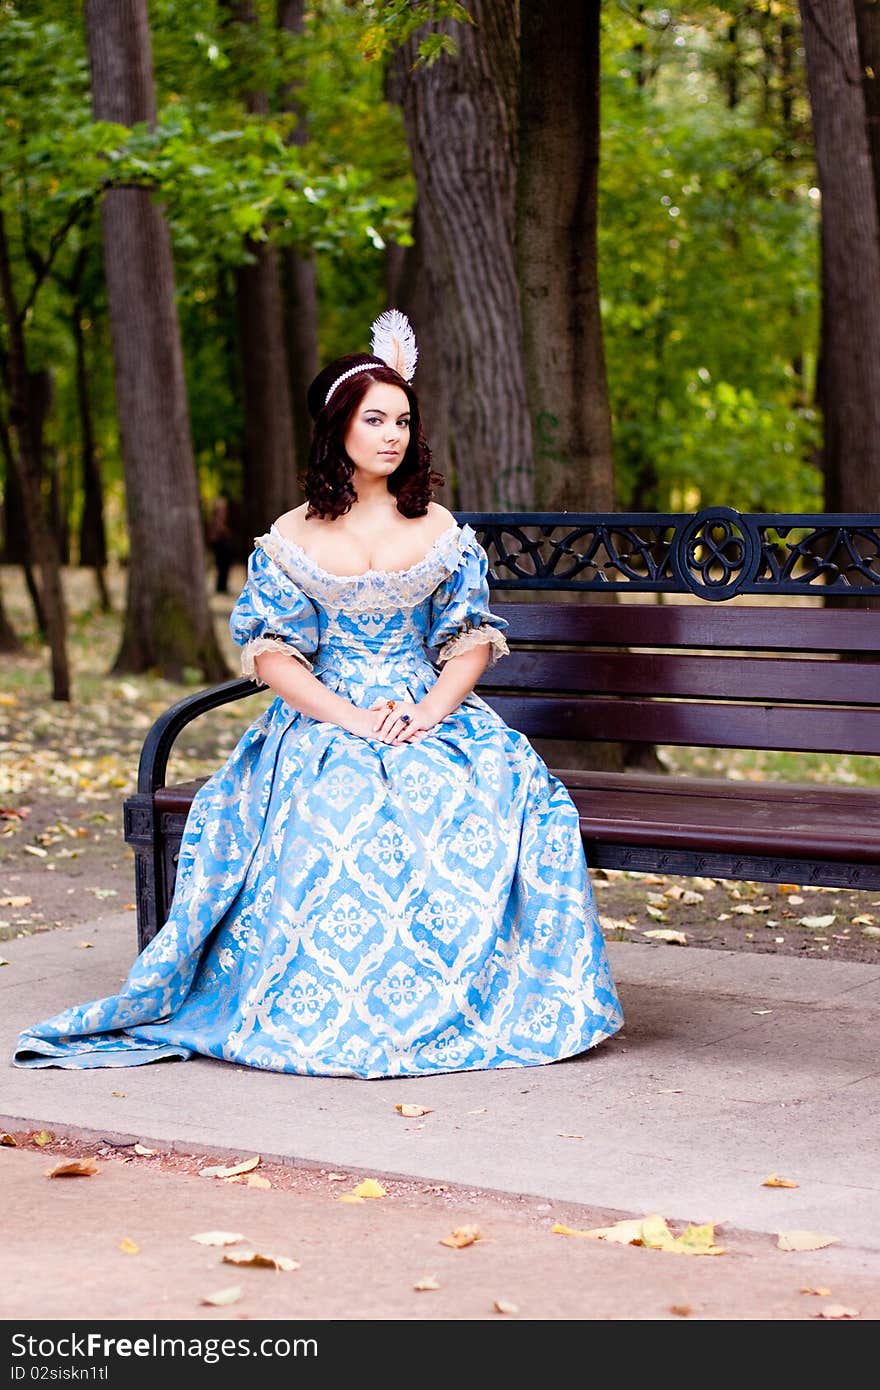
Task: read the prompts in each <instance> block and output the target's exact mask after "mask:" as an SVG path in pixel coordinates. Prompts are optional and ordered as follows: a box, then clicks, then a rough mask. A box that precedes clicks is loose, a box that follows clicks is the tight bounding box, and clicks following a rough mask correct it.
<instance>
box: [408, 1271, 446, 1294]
mask: <svg viewBox="0 0 880 1390" xmlns="http://www.w3.org/2000/svg"><path fill="white" fill-rule="evenodd" d="M439 1287H440V1285H439V1283H438V1282H437V1280H436V1279H435V1278H434V1276H433V1274H423V1275H422V1277H421V1279H420V1280H419V1281H418V1283H417V1284H413V1288H414V1289H415V1291H416V1293H429V1292H431V1291H433V1290H434V1289H439Z"/></svg>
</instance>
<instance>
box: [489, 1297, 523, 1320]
mask: <svg viewBox="0 0 880 1390" xmlns="http://www.w3.org/2000/svg"><path fill="white" fill-rule="evenodd" d="M492 1311H493V1312H495V1313H509V1314H511V1316H512V1315H514V1314H516V1313H518V1312H519V1308H518V1307H517V1306H516V1304H515V1303H508V1302H507V1300H506V1299H504V1298H496V1300H495V1302H494V1303H493V1304H492Z"/></svg>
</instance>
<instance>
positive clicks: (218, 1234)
mask: <svg viewBox="0 0 880 1390" xmlns="http://www.w3.org/2000/svg"><path fill="white" fill-rule="evenodd" d="M190 1240H195V1241H198V1243H199V1245H237V1244H238V1242H239V1241H240V1240H244V1236H242V1235H239V1234H238V1232H236V1231H200V1232H199V1234H198V1235H196V1236H190Z"/></svg>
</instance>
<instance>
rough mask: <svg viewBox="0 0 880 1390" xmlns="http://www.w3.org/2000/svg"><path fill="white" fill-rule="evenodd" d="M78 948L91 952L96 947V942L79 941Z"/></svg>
mask: <svg viewBox="0 0 880 1390" xmlns="http://www.w3.org/2000/svg"><path fill="white" fill-rule="evenodd" d="M76 944H77V946H78V947H79V949H80V950H81V951H90V950H91V949H92V947H93V946H94V944H95V943H94V941H78V942H77V943H76Z"/></svg>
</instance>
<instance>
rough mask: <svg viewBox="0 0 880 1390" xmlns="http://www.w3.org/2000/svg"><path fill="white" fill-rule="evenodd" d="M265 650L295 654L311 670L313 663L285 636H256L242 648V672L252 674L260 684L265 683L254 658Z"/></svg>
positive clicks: (252, 677) (288, 654)
mask: <svg viewBox="0 0 880 1390" xmlns="http://www.w3.org/2000/svg"><path fill="white" fill-rule="evenodd" d="M263 652H283V653H284V655H285V656H295V657H296V659H297V661H301V662H302V664H303V666H305V668H306V670H307V671H311V669H312V663H311V662H310V661H309V660H308V658H307V657H305V656H303V654H302V652H300V651H297V649H296V647H294V646H292V644H291V643H290V642H285V640H284V638H283V637H254V638H252V640H251V641H250V642H248V643H247V645H246V646H245V647H242V650H241V674H242V675H243V676H250V678H251V680H252V681H256V682H257V684H258V685H265V684H266V682H265V681H261V680H260V677H259V675H258V674H257V671H256V669H255V667H254V658H255V657H257V656H260V655H262V653H263Z"/></svg>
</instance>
